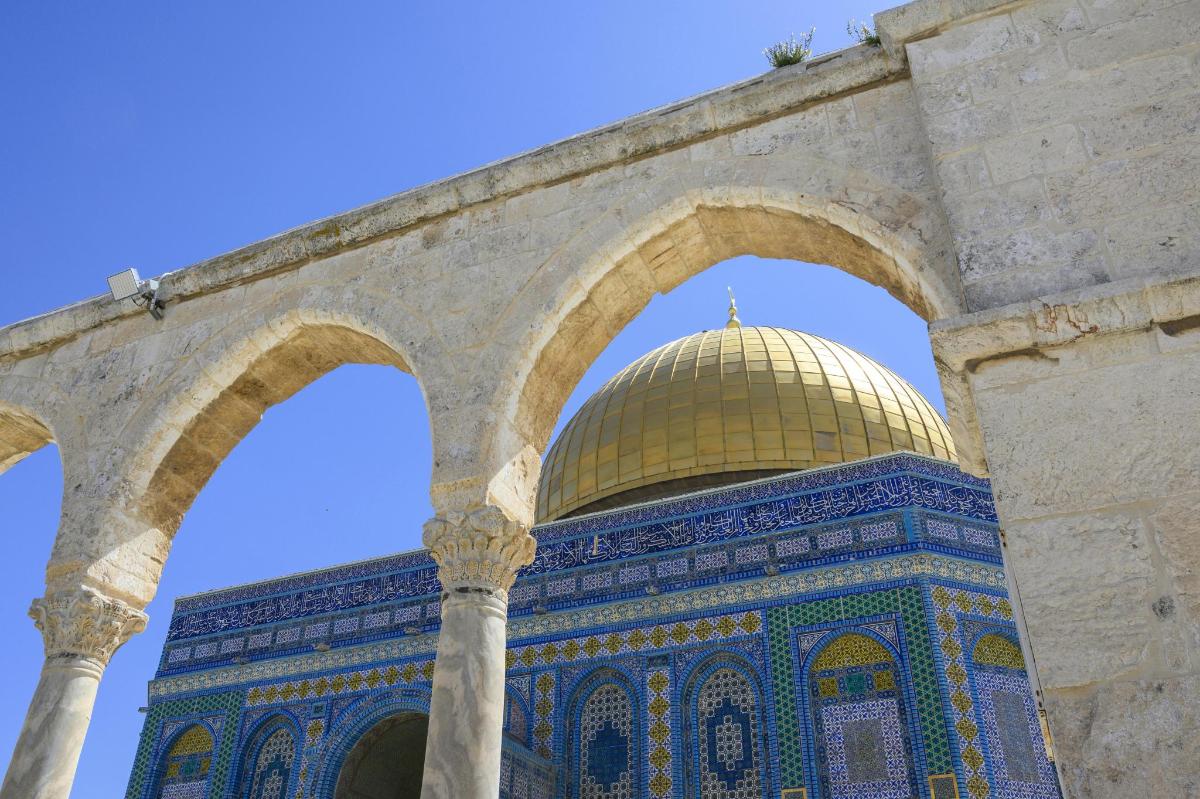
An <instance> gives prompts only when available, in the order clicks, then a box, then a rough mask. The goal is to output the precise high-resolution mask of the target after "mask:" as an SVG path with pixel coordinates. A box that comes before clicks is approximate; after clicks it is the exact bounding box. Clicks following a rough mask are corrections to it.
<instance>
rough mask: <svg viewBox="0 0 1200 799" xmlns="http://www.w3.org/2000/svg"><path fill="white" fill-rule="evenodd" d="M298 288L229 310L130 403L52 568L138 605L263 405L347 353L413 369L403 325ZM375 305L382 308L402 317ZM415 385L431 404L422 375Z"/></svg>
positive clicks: (356, 359)
mask: <svg viewBox="0 0 1200 799" xmlns="http://www.w3.org/2000/svg"><path fill="white" fill-rule="evenodd" d="M295 299H296V298H295V297H291V296H283V297H278V298H276V299H275V301H274V305H273V306H272V308H277V309H279V310H277V311H273V312H266V311H261V310H260V311H256V312H253V313H250V312H247V313H246V314H245V315H244V316H242V317H239V318H237V319H235V320H233V321H231V322H230V323H229V324H228V325H227V327H226V329H225V330H224V331H223V332H222V333H221V334H219V335H214V336H212V337H210V338H208V339H206V340H205V342H204V345H203V346H201V347H199V348H198V349H196V350H195V351H194V352H191V353H190V354H189V356H188V357H187V358H185V359H181V360H180V361H179V365H178V366H177V368H176V369H175V371H174V372H173V373H172V374H170V375H168V376H166V377H165V378H164V379H163V380H162V381H161V382H160V383H159V384H158V387H157V389H156V390H155V392H154V393H153V394H151V395H149V396H148V397H147V398H146V399H145V400H144V401H143V402H142V403H141V404H140V405H139V406H138V407H137V408H135V409H133V410H132V411H131V412H130V413H129V414H128V418H127V420H126V421H125V422H124V425H125V426H124V428H123V429H121V430H120V432H119V433H118V439H119V440H120V441H123V442H129V443H128V446H127V447H124V446H123V447H119V448H116V449H115V450H114V453H113V455H112V456H111V457H112V462H111V463H107V464H104V465H103V466H102V468H103V471H104V473H105V474H106V475H107V477H106V478H105V481H104V482H105V485H104V493H103V495H102V496H98V497H96V498H95V499H94V500H89V502H88V503H87V504H85V505H83V506H81V507H80V508H79V509H78V510H77V512H76V518H73V519H71V520H70V521H71V525H70V527H71V528H72V529H69V530H65V533H66V535H64V534H63V533H64V531H60V535H59V539H58V540H57V541H56V544H55V550H54V553H53V555H52V558H51V564H50V567H49V571H48V573H49V574H51V575H53V576H54V578H55V579H57V580H59V581H62V582H72V581H74V580H77V579H78V580H82V581H84V582H91V583H95V584H99V585H103V586H105V587H106V590H107V591H108V592H110V593H112V594H113V595H115V596H119V597H121V598H122V599H125V600H126V601H130V602H131V603H133V604H135V605H137V606H139V607H140V606H142V605H144V604H145V603H147V602H149V601H150V599H152V598H153V596H154V593H155V591H156V589H157V585H158V580H159V578H160V576H161V572H162V567H163V565H164V563H165V562H166V558H167V555H168V553H169V551H170V548H171V541H172V539H173V537H174V535H175V533H176V531H177V530H178V528H179V525H180V523H181V522H182V519H183V516H184V514H185V513H186V512H187V510H188V509H189V508H190V507H191V505H192V503H193V501H194V500H195V498H196V496H197V495H198V493H199V492H200V490H201V489H202V488H203V487H204V485H205V484H206V483H207V482H208V480H209V478H210V477H211V476H212V474H213V473H214V472H215V471H216V469H217V467H218V466H220V464H221V463H222V461H223V460H224V459H225V457H226V456H227V455H228V454H229V453H230V452H231V451H232V450H233V448H234V447H235V446H237V444H238V443H239V442H241V441H242V440H243V439H244V438H245V436H246V435H247V434H248V433H249V432H250V431H251V430H252V429H253V428H254V427H255V426H256V425H257V424H258V422H259V421H260V420H261V419H262V417H263V414H264V413H265V412H266V410H267V409H269V408H271V407H273V406H274V405H277V404H279V403H281V402H283V401H285V400H286V399H288V398H289V397H291V396H292V395H293V394H295V393H296V392H297V391H299V390H300V389H302V388H304V387H305V386H307V385H309V384H310V383H312V382H314V381H315V380H317V379H318V378H320V377H322V376H323V375H325V374H327V373H328V372H330V371H332V370H333V369H335V368H337V367H339V366H342V365H344V364H350V363H358V364H378V365H386V366H392V367H395V368H397V369H400V370H401V371H404V372H406V373H408V374H412V375H413V376H414V377H417V375H416V374H415V373H414V370H413V369H412V367H411V366H410V360H409V359H408V357H407V356H406V353H405V352H404V350H403V348H402V345H401V344H400V343H399V337H400V334H398V333H393V332H389V331H390V328H388V329H385V328H383V327H381V326H380V325H378V324H375V323H373V322H372V321H370V320H369V319H367V318H365V317H363V316H360V315H357V314H355V313H351V312H342V311H336V310H319V309H313V308H309V307H305V308H300V309H296V308H289V303H292V302H295ZM374 300H375V298H372V297H355V296H353V295H351V294H350V293H349V292H346V298H344V299H343V303H344V304H346V305H348V306H349V307H371V306H370V302H369V301H374ZM377 304H378V303H377ZM376 310H377V312H378V314H379V316H380V317H385V318H388V319H393V318H395V319H401V320H403V319H404V318H407V317H405V316H403V314H401V313H400V312H399V311H396V312H395V315H394V316H388V314H389V313H391V309H380V308H376ZM385 311H386V312H385ZM372 318H374V317H372ZM395 324H397V325H399V324H400V322H396V323H395ZM417 385H418V388H419V389H420V390H421V392H422V398H423V399H424V402H425V408H426V413H428V408H429V402H428V395H427V393H426V390H425V387H424V386H422V385H421V381H420V379H419V378H418V380H417ZM430 430H431V431H432V425H431V426H430ZM97 530H99V531H103V535H96V534H95V531H97ZM101 547H102V548H101Z"/></svg>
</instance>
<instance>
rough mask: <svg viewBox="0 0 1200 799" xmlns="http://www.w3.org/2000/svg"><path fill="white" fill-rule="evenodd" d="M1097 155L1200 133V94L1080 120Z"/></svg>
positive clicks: (1112, 154) (1118, 153)
mask: <svg viewBox="0 0 1200 799" xmlns="http://www.w3.org/2000/svg"><path fill="white" fill-rule="evenodd" d="M1079 127H1080V129H1081V130H1082V132H1083V141H1084V145H1085V146H1086V148H1087V151H1088V154H1089V155H1090V156H1092V157H1093V158H1104V159H1107V158H1115V157H1119V156H1123V155H1126V154H1129V153H1132V152H1136V151H1139V150H1145V149H1148V148H1151V147H1160V146H1163V145H1169V144H1175V143H1178V142H1182V141H1184V140H1187V139H1189V138H1195V137H1197V136H1200V94H1196V93H1191V94H1183V95H1175V96H1173V97H1168V98H1165V99H1163V100H1159V101H1157V102H1152V103H1146V104H1143V105H1137V106H1134V107H1132V108H1129V109H1128V110H1126V111H1124V112H1123V113H1121V114H1108V113H1105V114H1102V115H1098V116H1096V117H1094V118H1092V119H1088V120H1085V121H1082V122H1080V124H1079Z"/></svg>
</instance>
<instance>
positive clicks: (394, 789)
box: [333, 713, 429, 799]
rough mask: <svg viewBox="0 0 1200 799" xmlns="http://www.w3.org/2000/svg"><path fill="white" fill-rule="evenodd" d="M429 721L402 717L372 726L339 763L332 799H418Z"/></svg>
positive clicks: (409, 715) (415, 716) (413, 715)
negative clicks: (340, 766)
mask: <svg viewBox="0 0 1200 799" xmlns="http://www.w3.org/2000/svg"><path fill="white" fill-rule="evenodd" d="M428 734H429V717H428V716H426V715H425V714H424V713H404V714H401V715H398V716H391V717H389V718H386V719H384V720H383V721H381V722H379V723H378V724H376V725H375V726H374V727H372V728H371V729H369V730H367V732H366V733H365V734H364V735H363V736H362V738H360V739H359V740H358V743H356V744H355V745H354V748H353V749H351V750H350V754H348V755H346V760H345V762H343V763H342V770H341V771H340V772H339V773H338V780H337V788H335V789H334V792H333V797H334V799H420V796H421V775H422V773H423V772H424V769H425V738H426V736H427V735H428Z"/></svg>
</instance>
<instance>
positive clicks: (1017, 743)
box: [968, 627, 1058, 799]
mask: <svg viewBox="0 0 1200 799" xmlns="http://www.w3.org/2000/svg"><path fill="white" fill-rule="evenodd" d="M968 651H969V652H970V653H971V656H970V662H969V664H968V673H969V674H970V680H971V690H972V693H973V694H974V700H975V701H974V702H973V705H974V707H975V708H976V710H975V712H976V714H977V716H976V722H977V724H978V726H979V728H980V731H981V732H982V733H983V734H982V735H980V741H981V744H982V746H983V749H984V754H985V758H986V762H987V764H988V766H989V774H988V782H989V783H990V784H991V787H992V790H993V791H994V792H995V793H996V795H999V796H1029V797H1032V798H1033V799H1054V798H1055V797H1057V795H1058V787H1057V786H1058V783H1057V776H1056V774H1055V771H1054V764H1053V763H1052V762H1051V761H1050V758H1049V757H1048V756H1047V753H1046V746H1045V743H1044V741H1043V738H1042V728H1041V721H1040V720H1039V718H1038V712H1037V703H1036V702H1035V700H1034V697H1033V689H1032V687H1031V686H1030V684H1029V677H1028V675H1027V674H1026V671H1025V658H1024V656H1023V655H1022V653H1021V645H1020V641H1019V640H1018V638H1017V635H1016V630H1014V629H1012V628H1008V627H993V628H985V629H983V630H981V631H980V632H979V633H978V634H977V635H976V636H974V640H973V641H971V642H970V649H969V650H968Z"/></svg>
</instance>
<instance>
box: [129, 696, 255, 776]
mask: <svg viewBox="0 0 1200 799" xmlns="http://www.w3.org/2000/svg"><path fill="white" fill-rule="evenodd" d="M244 700H245V694H244V693H243V692H241V691H229V692H225V693H219V694H209V695H207V696H196V697H190V698H187V699H174V700H168V701H166V702H160V703H158V704H155V705H153V706H151V707H150V708H149V709H148V710H147V711H146V721H145V723H144V724H143V726H142V736H141V739H140V740H139V741H138V748H137V754H136V755H135V756H134V761H133V772H132V774H130V777H129V787H128V789H126V791H125V798H126V799H150V797H151V795H152V791H153V790H154V789H155V788H156V787H158V786H159V783H160V782H161V781H162V777H163V776H164V769H165V767H167V766H168V763H169V761H171V756H170V753H169V750H168V747H170V746H172V745H173V744H174V743H175V742H176V741H177V740H178V738H179V736H178V732H179V731H180V730H184V729H186V728H190V727H192V726H194V725H196V724H203V725H204V726H205V727H206V728H207V730H208V733H209V734H210V736H211V737H212V739H213V745H214V749H213V750H212V752H213V753H212V760H211V763H210V764H209V765H208V767H207V768H206V777H207V785H208V786H213V785H218V786H224V785H225V784H226V782H227V781H228V779H229V774H230V771H231V769H232V767H233V752H234V744H235V739H236V737H237V727H236V720H237V716H238V713H239V711H240V709H241V707H242V704H243V702H244ZM203 796H204V794H199V793H198V794H197V795H196V796H195V797H188V799H203ZM154 799H158V797H154Z"/></svg>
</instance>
